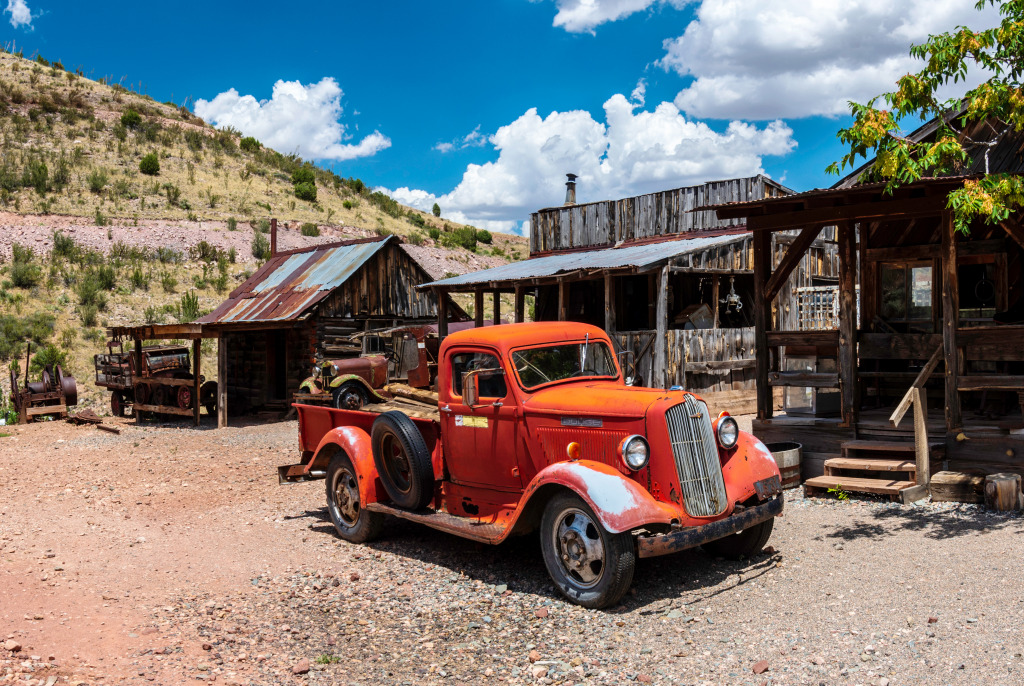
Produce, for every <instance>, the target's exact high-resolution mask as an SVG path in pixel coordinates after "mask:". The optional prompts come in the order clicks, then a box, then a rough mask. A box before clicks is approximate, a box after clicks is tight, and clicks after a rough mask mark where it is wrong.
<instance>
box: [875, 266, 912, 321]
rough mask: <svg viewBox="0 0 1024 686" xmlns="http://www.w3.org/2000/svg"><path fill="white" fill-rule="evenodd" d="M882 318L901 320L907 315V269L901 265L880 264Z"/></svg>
mask: <svg viewBox="0 0 1024 686" xmlns="http://www.w3.org/2000/svg"><path fill="white" fill-rule="evenodd" d="M881 276H882V289H881V290H882V294H881V296H882V300H881V314H882V318H883V319H886V320H889V321H893V320H898V321H902V320H904V319H906V316H907V269H906V267H904V266H903V265H888V264H886V265H882V272H881Z"/></svg>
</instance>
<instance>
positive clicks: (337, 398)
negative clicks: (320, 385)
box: [331, 381, 369, 410]
mask: <svg viewBox="0 0 1024 686" xmlns="http://www.w3.org/2000/svg"><path fill="white" fill-rule="evenodd" d="M367 402H369V398H368V397H367V396H366V389H364V388H363V387H362V386H360V385H359V384H358V383H356V382H355V381H349V382H347V383H343V384H341V385H340V386H338V387H337V388H335V389H334V390H332V391H331V406H332V407H334V408H336V409H339V410H358V409H359V408H361V407H362V406H363V405H365V404H366V403H367Z"/></svg>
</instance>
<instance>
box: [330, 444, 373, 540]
mask: <svg viewBox="0 0 1024 686" xmlns="http://www.w3.org/2000/svg"><path fill="white" fill-rule="evenodd" d="M327 513H328V514H329V515H330V516H331V522H333V523H334V530H335V531H337V532H338V536H340V537H341V538H343V539H344V540H346V541H349V542H350V543H366V542H367V541H372V540H373V539H375V538H377V537H378V536H379V535H380V532H381V529H382V528H383V526H384V515H383V514H381V513H380V512H370V511H369V510H364V509H363V508H362V503H361V502H360V500H359V475H358V474H357V473H356V470H355V467H353V466H352V460H350V459H348V455H346V454H345V451H343V450H339V451H338V452H337V453H335V454H334V457H332V458H331V462H330V464H329V465H328V466H327Z"/></svg>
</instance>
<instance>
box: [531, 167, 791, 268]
mask: <svg viewBox="0 0 1024 686" xmlns="http://www.w3.org/2000/svg"><path fill="white" fill-rule="evenodd" d="M786 193H788V191H787V190H786V189H784V188H783V187H782V186H780V185H778V184H776V183H775V182H774V181H771V180H770V179H768V178H767V177H765V176H760V175H758V176H752V177H748V178H743V179H729V180H727V181H712V182H710V183H705V184H702V185H700V186H689V187H687V188H675V189H672V190H667V191H660V192H658V193H648V194H646V195H638V196H634V197H632V198H623V199H621V200H606V201H601V202H592V203H586V204H582V205H572V206H569V207H555V208H551V209H546V210H540V211H539V212H535V213H533V214H532V215H530V254H531V255H532V254H536V253H546V252H551V251H556V250H566V249H572V248H586V247H598V246H609V245H614V244H615V243H617V242H619V241H628V240H635V239H642V238H652V237H655V236H666V235H671V234H679V233H686V232H689V231H703V230H710V229H721V228H725V227H728V226H733V225H735V224H736V222H735V220H719V219H718V218H717V217H716V215H715V213H714V212H708V211H705V212H692V211H691V210H693V209H694V208H696V207H702V206H705V205H713V204H718V203H727V202H742V201H746V200H759V199H761V198H765V197H775V196H778V195H784V194H786Z"/></svg>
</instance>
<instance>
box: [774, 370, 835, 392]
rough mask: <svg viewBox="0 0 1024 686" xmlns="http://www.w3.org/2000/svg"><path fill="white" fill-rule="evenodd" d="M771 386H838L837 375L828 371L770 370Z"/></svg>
mask: <svg viewBox="0 0 1024 686" xmlns="http://www.w3.org/2000/svg"><path fill="white" fill-rule="evenodd" d="M768 380H769V382H770V383H771V385H772V386H796V387H800V388H839V387H840V386H841V383H840V379H839V375H838V374H832V373H829V372H772V373H771V374H769V375H768Z"/></svg>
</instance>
